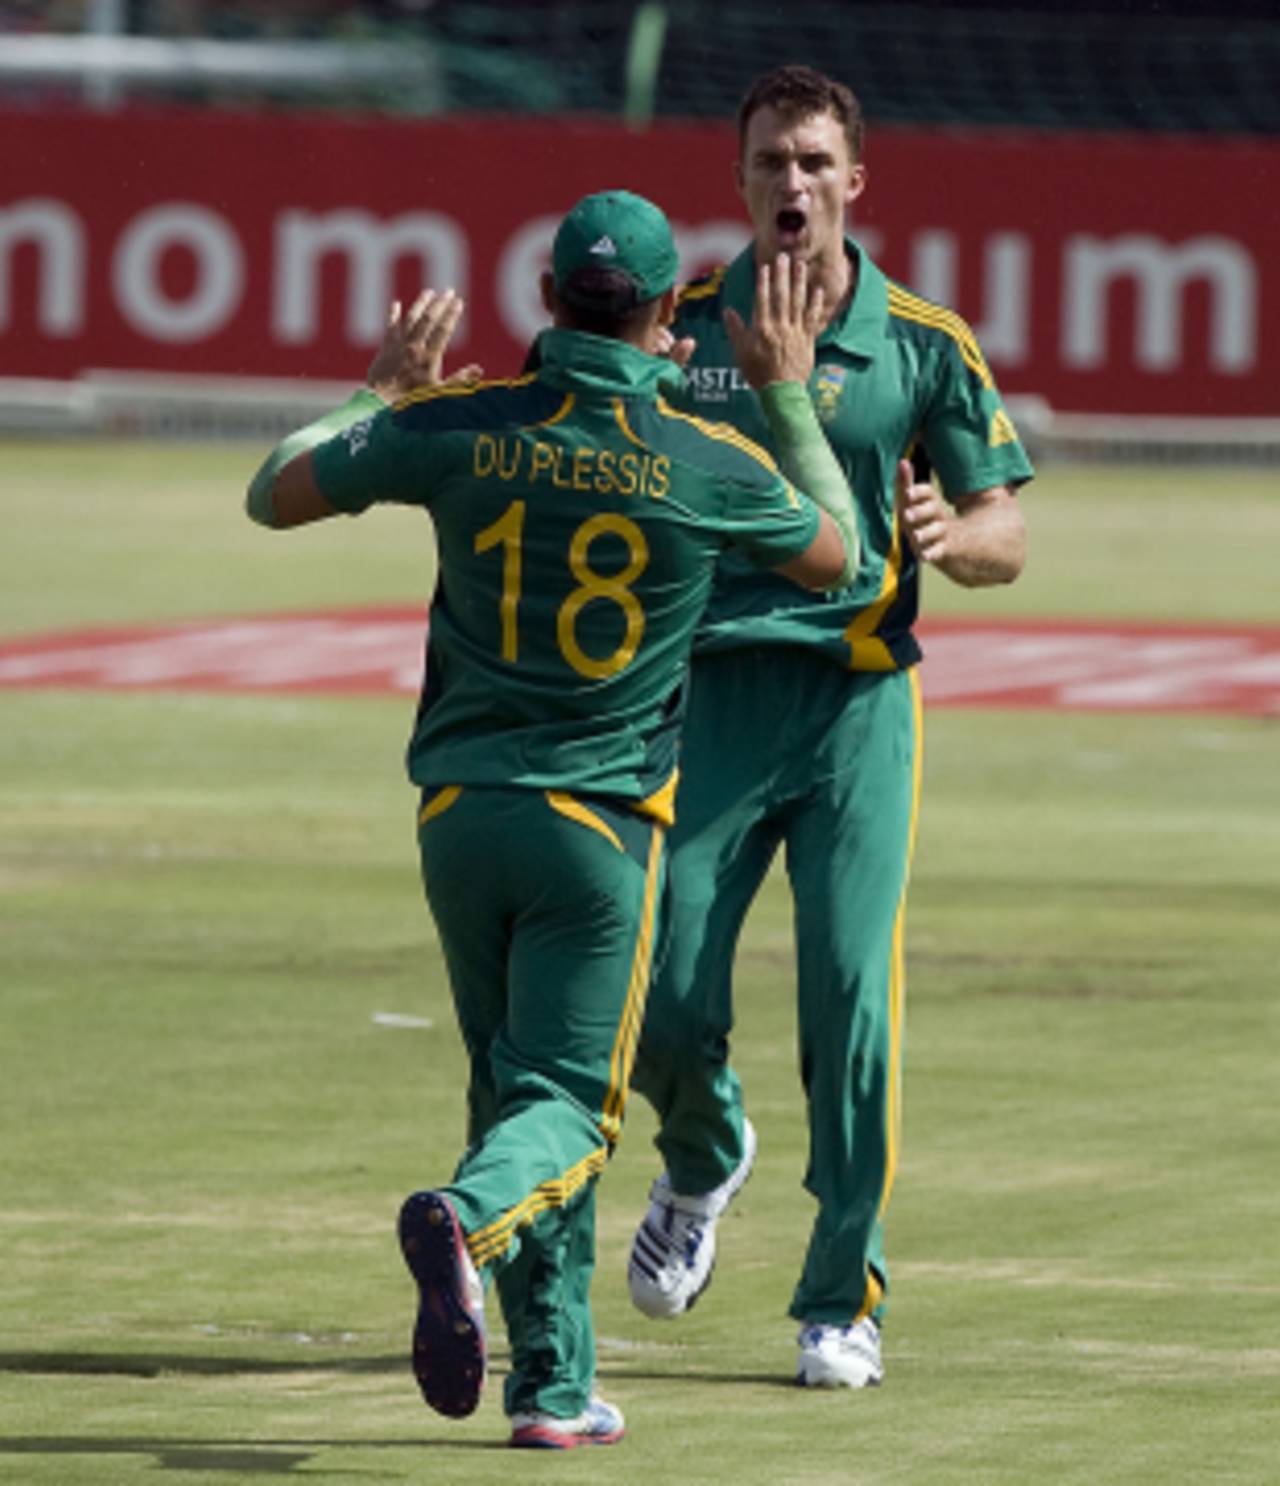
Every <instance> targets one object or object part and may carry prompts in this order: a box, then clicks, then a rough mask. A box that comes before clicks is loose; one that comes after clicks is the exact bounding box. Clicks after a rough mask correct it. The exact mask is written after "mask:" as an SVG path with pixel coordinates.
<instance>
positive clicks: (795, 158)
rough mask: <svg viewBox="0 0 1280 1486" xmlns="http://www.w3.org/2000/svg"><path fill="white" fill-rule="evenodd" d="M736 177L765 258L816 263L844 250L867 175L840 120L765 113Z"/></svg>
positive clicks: (752, 128)
mask: <svg viewBox="0 0 1280 1486" xmlns="http://www.w3.org/2000/svg"><path fill="white" fill-rule="evenodd" d="M735 175H736V178H737V184H738V190H739V192H741V194H742V199H743V201H744V202H746V206H747V212H748V214H749V215H750V217H751V225H752V227H753V228H754V230H755V240H756V247H757V250H758V251H759V252H760V253H761V254H762V255H763V256H765V257H768V258H772V257H774V256H775V255H776V254H778V253H791V254H797V253H798V254H799V255H800V256H801V257H803V258H805V259H806V260H813V259H815V258H821V257H827V256H831V255H835V254H838V253H842V252H843V251H844V248H843V243H844V227H845V214H846V212H847V210H848V207H849V203H850V202H852V201H854V200H855V199H856V198H857V197H859V196H860V195H861V194H862V188H863V186H864V185H865V184H866V171H865V169H864V168H863V166H861V165H858V164H855V163H854V161H853V160H852V159H851V157H850V155H849V143H848V141H847V140H846V139H845V134H844V129H843V128H842V127H841V124H840V121H839V120H838V119H837V118H836V117H835V115H834V114H830V113H819V114H807V115H792V114H782V113H779V112H778V110H777V109H776V108H773V107H772V106H769V107H765V108H760V109H757V110H756V112H755V113H753V114H752V115H751V118H750V120H749V121H748V123H747V132H746V136H745V138H744V139H743V142H742V159H741V160H739V161H738V162H737V164H736V166H735Z"/></svg>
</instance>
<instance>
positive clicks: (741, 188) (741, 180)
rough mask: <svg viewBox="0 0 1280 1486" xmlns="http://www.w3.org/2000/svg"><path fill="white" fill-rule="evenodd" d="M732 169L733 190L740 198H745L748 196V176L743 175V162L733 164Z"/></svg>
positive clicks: (736, 161) (738, 161)
mask: <svg viewBox="0 0 1280 1486" xmlns="http://www.w3.org/2000/svg"><path fill="white" fill-rule="evenodd" d="M732 168H733V189H734V190H735V191H736V192H737V193H738V195H739V196H745V195H746V191H747V178H746V175H745V174H744V173H743V169H742V161H741V160H735V161H734V162H733V167H732Z"/></svg>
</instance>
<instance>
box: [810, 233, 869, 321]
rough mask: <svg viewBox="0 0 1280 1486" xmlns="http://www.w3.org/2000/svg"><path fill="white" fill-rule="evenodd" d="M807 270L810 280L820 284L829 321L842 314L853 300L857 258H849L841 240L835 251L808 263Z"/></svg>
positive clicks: (856, 281)
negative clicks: (837, 249)
mask: <svg viewBox="0 0 1280 1486" xmlns="http://www.w3.org/2000/svg"><path fill="white" fill-rule="evenodd" d="M809 271H810V280H811V282H814V283H818V284H821V285H822V292H823V296H824V297H825V299H826V302H827V317H828V323H829V322H830V321H831V320H835V319H837V318H838V317H839V316H840V315H843V314H844V312H845V310H847V309H848V308H849V305H850V304H851V303H852V302H853V294H854V290H855V289H856V288H857V287H858V264H857V260H856V259H854V258H850V256H849V255H848V253H846V252H845V249H844V243H843V242H841V244H840V248H839V251H838V252H837V253H834V254H831V255H830V256H823V257H821V258H818V259H815V260H814V261H813V262H811V263H810V265H809Z"/></svg>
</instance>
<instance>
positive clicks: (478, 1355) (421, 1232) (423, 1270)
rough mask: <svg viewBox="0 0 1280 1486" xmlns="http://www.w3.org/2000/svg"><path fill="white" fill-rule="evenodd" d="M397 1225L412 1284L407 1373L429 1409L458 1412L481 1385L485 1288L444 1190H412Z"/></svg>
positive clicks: (471, 1406)
mask: <svg viewBox="0 0 1280 1486" xmlns="http://www.w3.org/2000/svg"><path fill="white" fill-rule="evenodd" d="M399 1232H400V1251H401V1252H402V1253H403V1254H404V1262H405V1263H406V1264H407V1265H408V1266H409V1273H410V1274H412V1275H413V1278H414V1280H415V1281H416V1283H417V1286H418V1316H417V1320H416V1321H415V1322H414V1327H413V1374H414V1377H416V1378H417V1380H418V1387H419V1388H420V1389H421V1390H422V1396H423V1398H424V1399H425V1400H426V1402H427V1406H428V1407H429V1408H433V1409H434V1410H435V1411H436V1413H438V1414H447V1415H448V1416H449V1417H450V1418H451V1419H465V1418H466V1416H467V1415H468V1414H470V1413H473V1412H474V1411H475V1407H476V1405H477V1404H478V1403H479V1402H480V1394H481V1392H482V1391H483V1389H484V1378H485V1338H484V1287H483V1286H482V1285H481V1283H480V1276H479V1275H478V1274H477V1272H476V1267H475V1265H474V1264H473V1263H472V1262H471V1255H470V1254H468V1252H467V1245H466V1240H465V1238H464V1236H463V1232H462V1225H461V1223H459V1221H458V1215H457V1213H456V1212H454V1210H453V1204H452V1203H451V1202H450V1201H449V1199H448V1198H447V1197H442V1196H441V1195H440V1193H438V1192H415V1193H414V1194H413V1196H412V1197H410V1198H408V1199H407V1200H406V1201H405V1204H404V1206H403V1207H402V1208H401V1209H400V1225H399Z"/></svg>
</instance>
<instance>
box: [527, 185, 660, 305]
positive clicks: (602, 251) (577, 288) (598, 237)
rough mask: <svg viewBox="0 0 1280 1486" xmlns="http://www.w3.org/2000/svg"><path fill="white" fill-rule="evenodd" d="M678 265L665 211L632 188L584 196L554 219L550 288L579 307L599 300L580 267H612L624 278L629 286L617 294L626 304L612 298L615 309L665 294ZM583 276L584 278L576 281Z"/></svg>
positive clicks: (586, 268)
mask: <svg viewBox="0 0 1280 1486" xmlns="http://www.w3.org/2000/svg"><path fill="white" fill-rule="evenodd" d="M678 267H679V260H678V258H677V256H676V244H675V238H674V237H672V235H671V223H670V222H668V221H667V217H666V213H665V212H663V211H662V210H661V208H660V207H656V206H654V204H653V202H652V201H647V200H646V199H645V198H644V197H643V196H637V195H636V194H635V193H634V192H632V191H597V192H596V193H595V194H594V195H592V196H584V197H583V198H582V200H581V201H580V202H578V204H577V206H575V207H574V208H573V210H572V211H571V212H570V213H569V214H568V216H566V217H565V219H564V221H563V222H561V223H560V226H559V228H558V229H557V231H556V238H555V243H554V244H553V246H552V249H551V269H552V273H553V274H554V276H555V283H556V292H557V293H558V294H559V295H560V297H561V298H562V299H565V300H567V301H568V303H570V304H572V305H576V306H578V307H580V308H584V309H589V308H596V307H601V306H602V304H603V303H604V301H602V298H601V296H600V294H598V293H592V292H591V289H590V287H589V275H587V274H585V273H584V270H588V269H597V268H599V269H612V270H614V271H615V272H616V273H618V274H621V275H623V276H624V277H625V278H626V279H628V280H629V281H630V284H631V289H632V291H633V292H632V293H631V294H630V295H624V296H623V297H624V298H626V299H629V301H630V304H627V303H621V302H618V301H617V300H616V299H615V302H613V303H612V304H609V306H608V307H609V308H612V309H619V310H621V309H626V308H629V307H630V306H632V305H637V304H644V303H645V302H646V301H648V300H650V299H656V298H657V297H658V295H659V294H665V293H666V292H667V290H668V289H670V288H671V286H672V284H674V283H675V281H676V271H677V269H678ZM584 278H586V279H587V280H588V283H587V284H584V283H581V280H582V279H584ZM575 280H578V281H579V282H575ZM606 298H607V296H606Z"/></svg>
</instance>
